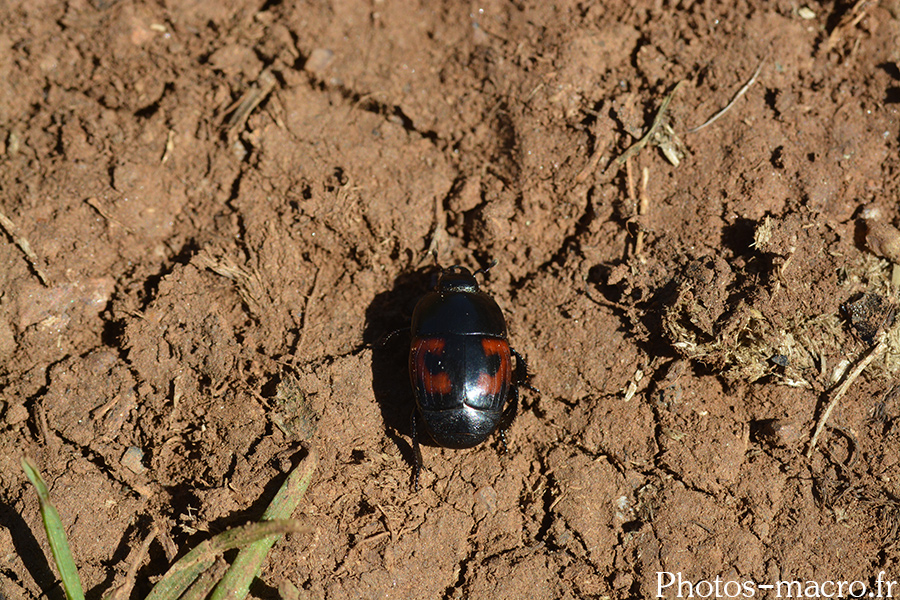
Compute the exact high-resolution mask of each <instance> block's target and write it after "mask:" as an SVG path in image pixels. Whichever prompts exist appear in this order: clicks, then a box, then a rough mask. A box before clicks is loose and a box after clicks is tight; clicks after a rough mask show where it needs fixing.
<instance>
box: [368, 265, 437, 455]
mask: <svg viewBox="0 0 900 600" xmlns="http://www.w3.org/2000/svg"><path fill="white" fill-rule="evenodd" d="M439 274H440V270H439V269H437V268H436V267H424V268H422V269H419V270H416V271H413V272H411V273H403V274H401V275H400V276H398V277H397V278H396V279H395V280H394V285H393V287H392V288H391V289H390V290H389V291H386V292H382V293H380V294H378V295H376V296H375V298H374V299H373V300H372V302H371V303H370V304H369V306H368V308H367V309H366V325H365V329H364V331H363V342H364V343H365V344H366V346H368V347H370V348H371V349H372V391H373V392H374V394H375V400H376V401H377V402H378V406H379V407H380V409H381V417H382V419H383V420H384V428H385V433H386V434H387V436H388V437H389V438H390V439H391V440H392V441H393V442H394V443H395V444H397V447H398V448H399V449H400V452H401V453H402V454H403V458H404V460H405V461H406V462H407V463H409V464H410V465H411V466H413V465H415V459H414V457H413V450H412V446H411V444H410V442H409V441H408V440H411V439H412V438H411V436H412V427H411V425H410V418H411V417H412V413H413V410H414V409H415V406H416V403H415V396H414V395H413V390H412V385H411V383H410V379H409V343H410V332H409V323H410V319H412V314H413V310H414V309H415V307H416V303H417V302H418V301H419V299H420V298H421V297H422V296H424V295H425V294H426V293H427V292H428V291H430V290H432V289H434V286H435V284H436V282H437V277H438V275H439ZM423 438H424V439H423ZM419 442H420V443H422V442H424V443H425V444H426V445H431V443H432V442H431V440H430V439H429V438H428V435H427V434H425V433H424V432H421V431H420V436H419Z"/></svg>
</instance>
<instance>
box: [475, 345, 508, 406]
mask: <svg viewBox="0 0 900 600" xmlns="http://www.w3.org/2000/svg"><path fill="white" fill-rule="evenodd" d="M481 347H482V348H483V349H484V353H485V354H486V355H487V356H499V357H500V366H499V367H498V368H497V372H496V373H494V374H493V375H491V374H490V373H482V374H481V375H479V376H478V389H479V390H481V391H482V392H483V393H485V394H499V393H500V392H502V391H503V386H508V385H509V383H510V375H509V360H510V358H509V343H507V341H506V340H498V339H494V338H483V339H482V340H481Z"/></svg>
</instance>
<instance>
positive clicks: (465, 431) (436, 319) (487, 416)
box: [409, 267, 512, 448]
mask: <svg viewBox="0 0 900 600" xmlns="http://www.w3.org/2000/svg"><path fill="white" fill-rule="evenodd" d="M411 333H412V343H411V345H410V353H409V372H410V378H411V380H412V386H413V389H414V390H415V396H416V407H417V410H418V412H419V414H420V415H421V417H422V422H423V424H424V426H425V429H426V430H427V431H428V433H429V434H430V435H431V438H432V439H433V440H434V441H435V443H437V444H439V445H441V446H444V447H446V448H471V447H472V446H476V445H477V444H480V443H481V442H482V441H484V440H485V439H486V438H487V437H488V436H489V435H490V434H491V433H493V431H494V430H495V429H496V428H497V426H498V425H499V423H500V421H501V418H502V417H503V411H504V405H505V404H506V400H507V396H508V395H509V391H510V386H511V382H512V359H511V350H510V347H509V342H508V341H507V335H506V320H505V319H504V318H503V313H502V312H501V311H500V307H499V306H498V305H497V303H496V302H495V301H494V300H493V298H491V297H490V296H488V295H487V294H485V293H484V292H482V291H481V290H479V289H478V284H477V282H476V281H475V277H474V276H473V275H472V274H471V273H470V272H469V271H468V269H465V268H463V267H451V268H449V269H447V270H445V271H444V272H443V273H442V274H441V278H440V280H439V281H438V286H437V289H436V290H435V291H433V292H430V293H429V294H427V295H425V296H424V297H423V298H422V299H421V300H420V301H419V303H418V304H417V305H416V308H415V311H414V312H413V317H412V326H411Z"/></svg>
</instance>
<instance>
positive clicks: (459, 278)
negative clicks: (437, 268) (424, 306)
mask: <svg viewBox="0 0 900 600" xmlns="http://www.w3.org/2000/svg"><path fill="white" fill-rule="evenodd" d="M438 289H439V290H440V291H442V292H474V291H477V290H478V282H477V281H475V276H474V275H473V274H472V272H471V271H469V270H468V269H467V268H465V267H460V266H459V265H454V266H452V267H447V268H446V269H444V271H443V272H442V273H441V278H440V279H439V280H438Z"/></svg>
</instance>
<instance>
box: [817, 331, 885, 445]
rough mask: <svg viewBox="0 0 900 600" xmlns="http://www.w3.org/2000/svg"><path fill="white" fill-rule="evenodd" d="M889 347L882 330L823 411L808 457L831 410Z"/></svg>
mask: <svg viewBox="0 0 900 600" xmlns="http://www.w3.org/2000/svg"><path fill="white" fill-rule="evenodd" d="M886 349H887V334H886V333H885V332H883V331H882V332H881V334H879V338H878V343H877V344H876V345H875V347H874V348H872V349H871V350H870V351H869V353H868V354H867V355H866V356H865V357H863V359H862V360H860V361H859V362H858V363H857V364H856V366H855V367H853V370H852V371H850V374H849V375H847V378H846V379H845V380H844V382H843V383H842V384H841V385H840V387H838V389H837V391H836V392H835V394H834V396H833V397H832V398H831V400H830V401H829V402H828V406H827V407H825V411H824V412H823V413H822V416H821V417H819V423H818V424H817V425H816V431H815V433H813V436H812V440H810V442H809V449H808V450H807V451H806V458H811V457H812V453H813V451H814V450H815V449H816V444H817V443H818V441H819V436H820V435H822V431H823V430H824V429H825V425H826V424H827V423H828V417H830V416H831V412H832V411H833V410H834V407H835V406H837V403H838V402H839V401H840V400H841V398H843V397H844V395H845V394H846V393H847V390H849V389H850V386H851V385H852V384H853V382H854V381H856V378H857V377H859V376H860V375H861V374H862V372H863V371H864V370H865V368H866V367H868V366H869V364H870V363H871V362H872V361H873V360H875V359H876V358H878V357H879V356H881V355H882V354H884V351H885V350H886Z"/></svg>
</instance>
